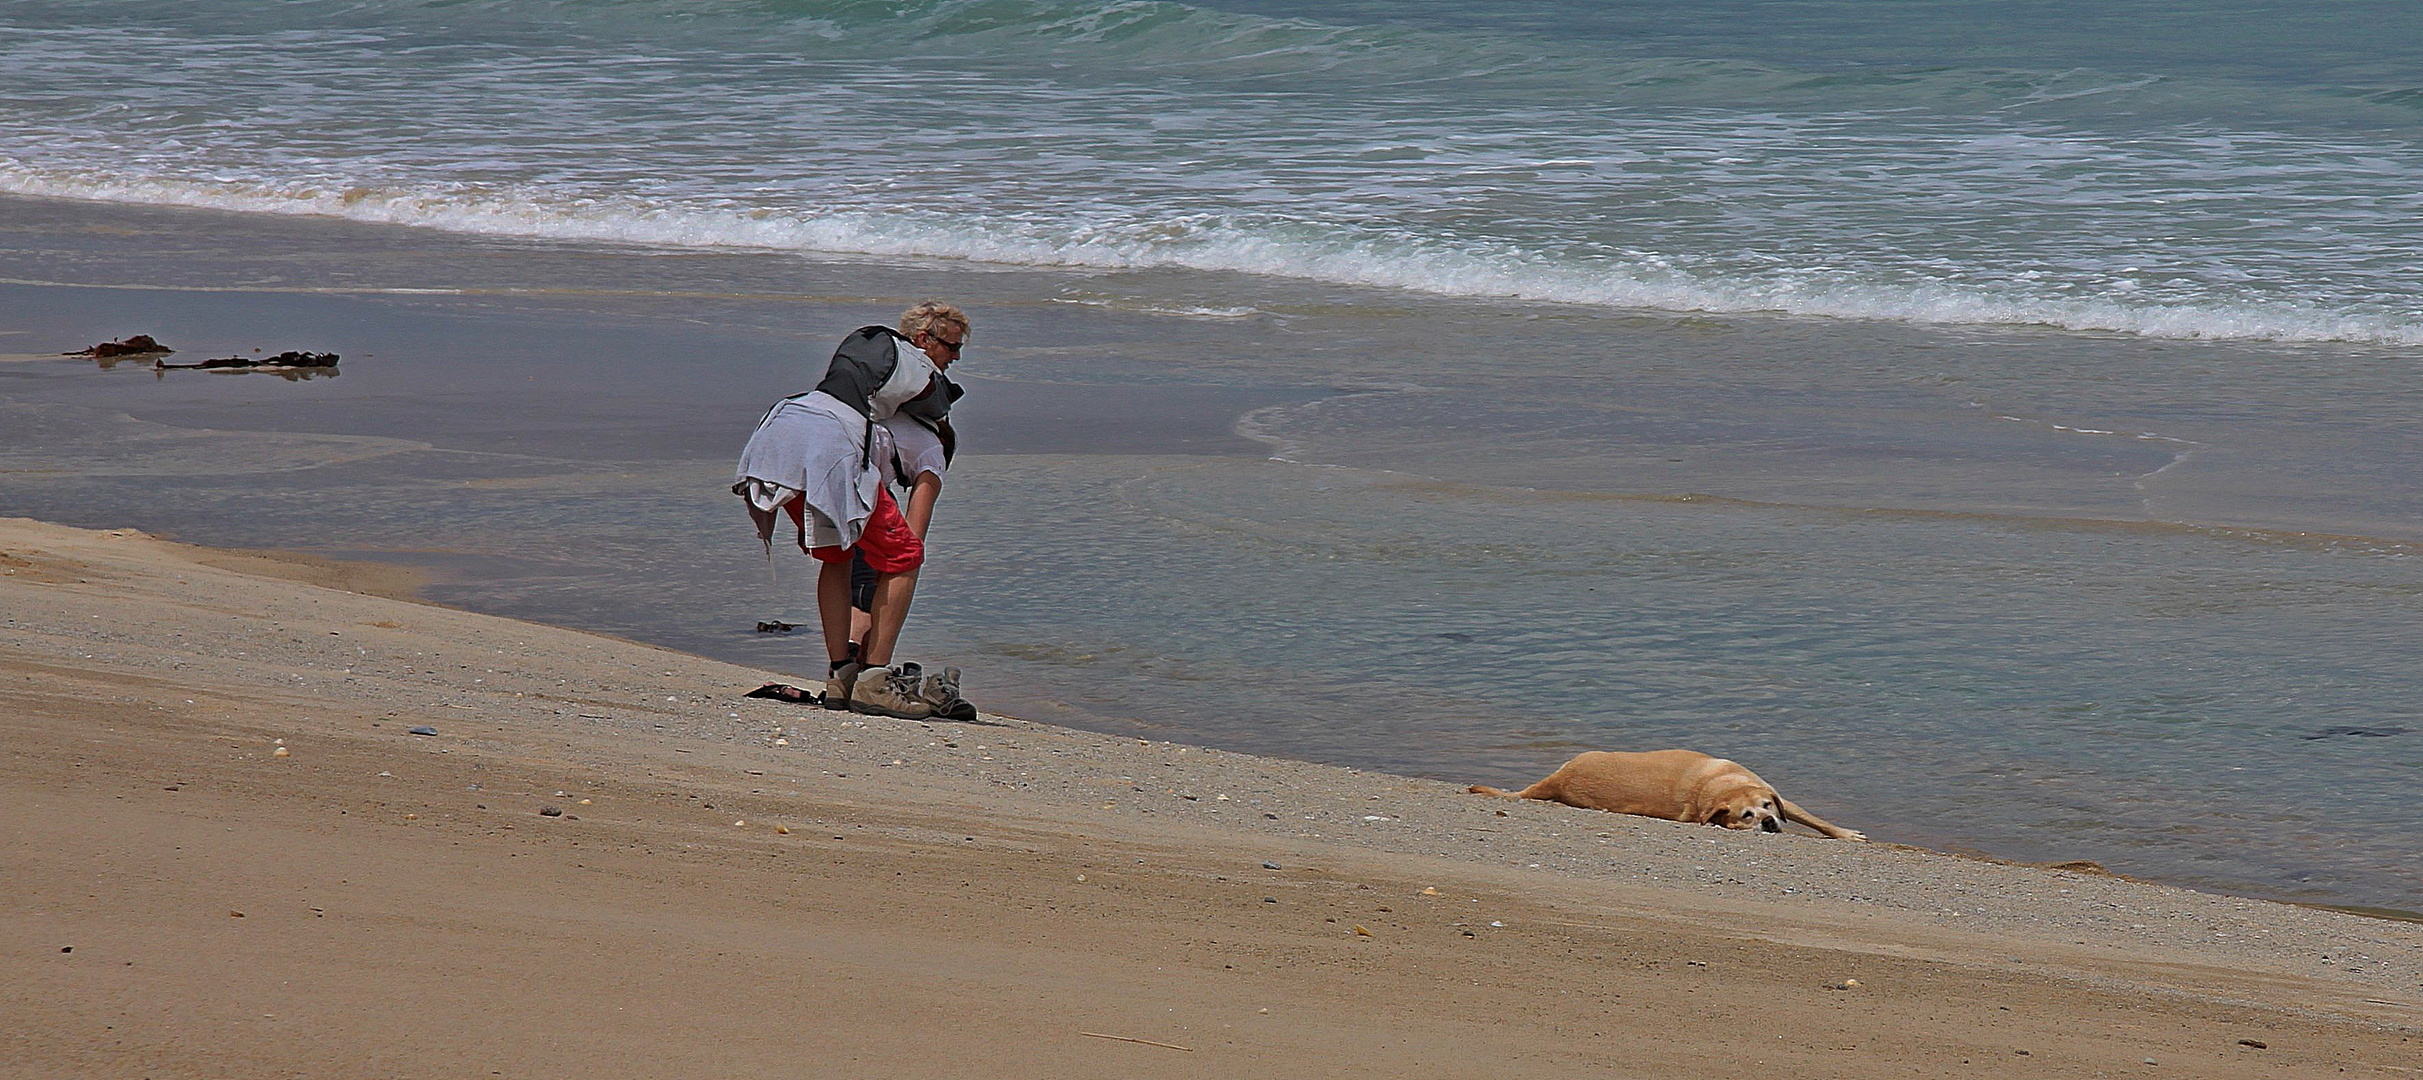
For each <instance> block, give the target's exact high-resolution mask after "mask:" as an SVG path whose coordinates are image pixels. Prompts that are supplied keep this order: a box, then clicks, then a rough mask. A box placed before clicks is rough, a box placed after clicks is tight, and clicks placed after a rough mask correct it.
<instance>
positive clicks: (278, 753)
mask: <svg viewBox="0 0 2423 1080" xmlns="http://www.w3.org/2000/svg"><path fill="white" fill-rule="evenodd" d="M269 756H271V757H288V756H291V755H289V754H288V753H287V751H286V748H285V747H283V746H281V747H278V748H277V749H275V750H272V751H270V752H269Z"/></svg>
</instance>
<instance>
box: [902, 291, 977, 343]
mask: <svg viewBox="0 0 2423 1080" xmlns="http://www.w3.org/2000/svg"><path fill="white" fill-rule="evenodd" d="M938 326H950V327H955V328H957V329H958V331H959V339H960V340H961V341H963V342H964V341H966V340H967V334H968V313H967V312H964V311H961V310H959V309H958V308H955V307H952V306H951V305H949V304H946V303H943V302H942V301H940V300H925V301H920V302H919V303H918V305H917V306H916V307H913V308H910V309H908V310H907V311H904V312H901V313H900V332H901V333H902V334H904V335H906V336H908V337H916V336H917V335H919V334H928V335H932V334H933V333H934V329H935V328H936V327H938Z"/></svg>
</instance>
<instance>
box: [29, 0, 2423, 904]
mask: <svg viewBox="0 0 2423 1080" xmlns="http://www.w3.org/2000/svg"><path fill="white" fill-rule="evenodd" d="M2418 134H2423V15H2418V14H2417V9H2414V8H2413V7H2412V6H2411V5H2402V4H2387V3H2382V4H2371V3H2340V4H2329V3H2325V4H2316V5H2307V6H2306V7H2303V8H2299V9H2296V10H2295V11H2285V10H2281V9H2276V8H2275V6H2273V5H2265V4H2254V3H2184V2H2182V3H2142V4H2097V5H2088V4H2067V3H2055V4H2041V5H2028V6H2025V7H2024V8H2022V7H2017V6H2013V5H2006V4H1988V3H1963V2H1916V0H1907V2H1902V0H1878V2H1870V3H1814V2H1812V3H1782V4H1776V3H1759V4H1751V3H1727V2H1721V0H1712V2H1702V3H1689V4H1684V3H1664V2H1659V3H1650V2H1640V3H1598V4H1583V3H1553V2H1534V3H1493V4H1469V3H1467V4H1454V5H1450V4H1444V3H1436V4H1433V3H1421V2H1407V3H1387V4H1379V3H1330V4H1310V5H1303V4H1291V5H1285V6H1284V9H1283V10H1282V7H1281V6H1280V5H1266V4H1256V3H1226V4H1206V5H1193V6H1189V5H1180V4H1165V3H1104V2H1099V0H1090V2H1076V0H1069V2H1043V0H984V2H954V3H906V4H900V3H887V4H872V3H868V4H850V3H842V4H810V3H758V4H717V5H703V4H680V3H669V2H662V0H657V2H630V3H586V4H581V3H532V2H527V0H523V2H489V3H478V2H473V3H454V4H402V3H317V2H303V3H294V4H281V5H257V4H237V3H211V2H197V3H178V4H166V3H157V4H155V3H143V2H128V3H57V2H42V0H28V2H22V3H18V4H13V5H10V6H9V7H7V8H6V9H0V278H5V279H6V283H0V331H6V332H7V333H8V336H7V337H5V338H0V351H5V352H8V353H11V354H15V355H16V359H15V360H13V361H11V362H9V363H5V364H0V434H4V435H5V436H6V438H4V439H0V469H5V470H6V471H0V512H13V513H28V514H35V515H37V516H43V517H50V518H55V519H60V520H72V521H84V522H90V523H93V524H107V525H128V524H131V525H136V526H140V527H146V528H154V529H158V530H161V531H167V532H172V533H175V534H177V535H180V536H185V537H188V538H191V539H195V540H200V541H204V542H213V543H227V544H240V545H249V546H298V544H297V543H296V538H297V537H309V538H310V539H309V541H308V542H306V543H302V544H300V545H299V546H305V547H312V548H314V549H317V550H325V551H332V552H342V553H349V554H358V555H368V556H372V557H381V558H393V559H397V560H400V561H408V562H416V563H418V564H420V565H425V566H430V567H433V568H435V569H438V570H441V571H443V572H444V573H445V574H446V575H447V577H446V580H445V581H444V582H443V583H442V584H441V585H440V586H439V587H438V594H439V596H440V597H441V598H442V599H446V600H448V601H451V602H456V603H462V604H465V605H468V606H472V607H477V608H481V609H484V610H493V611H499V612H502V613H506V614H513V615H518V616H524V617H531V618H539V619H544V620H549V621H556V622H562V623H567V624H572V625H579V626H587V627H593V628H597V629H604V630H610V631H613V632H617V633H623V634H628V635H630V636H634V637H639V638H642V639H645V640H651V641H659V642H663V643H666V644H671V645H676V646H680V647H684V648H690V649H696V650H700V651H705V652H709V653H713V654H716V655H721V656H727V657H731V658H735V659H742V660H747V661H750V662H755V663H763V664H766V665H769V666H773V667H777V668H786V667H787V668H791V669H798V668H799V667H802V666H805V665H804V663H803V662H802V660H801V657H802V656H803V655H804V654H807V653H811V652H813V651H814V650H813V649H812V648H809V647H808V646H807V645H806V643H803V642H799V641H795V640H786V639H779V638H771V637H767V638H761V637H758V636H757V635H754V634H751V633H749V632H748V631H747V629H746V628H747V627H748V626H749V625H750V624H751V623H752V622H753V621H754V620H755V619H756V618H760V617H772V616H777V615H783V616H792V617H798V616H802V615H804V614H805V607H804V605H805V603H806V597H805V594H804V591H803V590H799V589H798V586H801V585H804V584H805V582H806V575H805V568H804V565H801V564H802V562H803V561H802V560H793V561H792V562H791V563H790V564H786V565H785V569H784V573H785V575H786V576H785V577H784V578H783V579H782V583H780V584H776V585H771V586H770V585H769V584H768V579H767V567H766V566H765V565H764V563H763V562H762V560H760V559H759V558H758V555H757V551H756V548H755V544H754V542H753V540H751V539H750V538H749V537H748V536H747V533H746V527H745V524H742V523H740V522H739V521H738V519H737V518H735V516H734V514H735V513H736V512H735V511H734V510H733V508H732V506H731V505H730V499H729V496H728V495H724V494H723V493H722V492H721V491H720V490H719V485H718V482H719V480H721V479H722V477H723V476H724V475H725V473H726V471H727V470H728V468H729V461H730V457H731V455H732V453H733V452H734V451H736V449H737V447H738V444H739V441H740V439H741V438H742V437H744V436H745V429H746V425H747V423H748V422H749V421H751V420H753V419H754V417H755V416H756V413H757V410H758V409H760V408H762V405H763V403H764V401H766V400H770V399H771V398H772V397H773V396H777V395H779V394H782V393H787V392H791V391H793V390H795V389H797V388H798V387H797V386H796V385H794V384H796V383H798V382H799V381H800V370H801V368H802V366H803V365H805V364H807V363H808V362H809V361H810V360H812V359H813V358H814V357H815V356H817V355H819V354H820V353H821V352H822V351H823V350H825V349H829V347H830V339H831V338H833V337H834V336H836V335H838V334H839V333H840V332H842V331H844V330H846V329H847V328H848V327H849V326H851V325H855V324H857V323H859V322H863V321H868V320H872V319H883V318H886V317H888V316H889V315H890V314H891V313H893V312H895V311H896V310H897V309H898V308H899V307H900V306H903V304H904V302H905V299H907V298H914V297H916V296H919V295H925V294H930V293H942V294H947V295H950V296H952V297H954V298H957V299H959V300H961V301H962V302H963V303H966V304H968V305H969V306H970V308H971V310H972V311H974V312H976V314H977V318H978V329H977V333H976V335H975V339H974V340H975V341H976V345H975V346H974V347H972V349H971V351H970V353H969V357H968V360H967V361H966V363H965V367H964V370H965V371H966V372H967V373H968V376H969V381H970V385H971V386H972V387H973V388H974V392H973V394H972V396H971V397H970V398H969V399H968V402H967V405H966V407H965V408H966V414H965V416H964V417H963V420H964V423H963V425H962V426H963V429H964V430H966V431H967V437H968V444H969V447H970V450H969V454H968V456H967V458H966V459H965V460H964V461H963V462H962V463H961V464H960V466H959V467H958V468H957V469H956V470H955V471H954V475H953V479H952V482H951V486H950V489H949V491H948V493H947V495H946V497H945V502H944V504H943V508H942V511H941V513H940V515H939V516H938V519H937V520H938V522H939V524H938V525H937V529H938V533H937V539H936V552H937V558H936V565H935V567H934V569H933V570H932V572H930V573H929V575H928V578H927V580H926V581H925V583H924V585H923V587H922V589H921V594H920V600H919V608H918V612H917V615H916V616H915V618H914V620H913V624H912V633H911V641H910V644H911V645H912V647H913V648H915V649H916V650H917V651H918V652H919V654H920V655H922V656H925V657H927V658H929V659H931V660H934V661H938V662H950V663H955V664H958V665H960V666H963V667H965V668H966V669H968V672H969V675H968V681H969V687H970V692H971V693H972V694H975V695H977V696H978V698H979V700H980V701H982V702H983V703H985V704H987V705H990V706H995V707H999V708H1002V709H1003V710H1005V711H1010V712H1015V713H1018V714H1020V715H1028V716H1033V717H1035V718H1037V719H1045V720H1058V721H1064V722H1070V723H1078V724H1083V725H1088V726H1094V727H1101V728H1107V729H1114V730H1132V731H1139V732H1149V733H1152V734H1153V735H1154V736H1155V737H1166V738H1173V739H1181V740H1194V741H1203V742H1211V743H1214V744H1217V745H1222V746H1228V747H1232V748H1236V749H1244V750H1257V751H1264V752H1275V753H1286V754H1293V755H1299V756H1305V757H1312V758H1319V759H1323V760H1331V761H1339V762H1344V763H1349V764H1358V765H1368V766H1374V767H1386V768H1392V769H1399V770H1405V771H1410V772H1415V773H1420V774H1424V775H1434V776H1442V777H1448V778H1453V779H1459V780H1461V779H1471V780H1476V781H1484V782H1493V783H1506V782H1515V781H1521V780H1525V779H1528V778H1530V777H1532V776H1536V775H1538V774H1539V773H1541V772H1544V771H1545V770H1546V769H1547V768H1549V767H1552V766H1553V765H1554V764H1555V763H1556V762H1557V761H1558V760H1560V759H1561V758H1562V756H1564V755H1566V754H1569V753H1571V752H1573V751H1575V750H1578V749H1585V748H1592V747H1604V748H1618V749H1624V748H1629V749H1646V748H1652V747H1656V746H1669V745H1684V746H1692V747H1695V748H1698V749H1703V750H1708V751H1710V752H1714V753H1720V754H1726V755H1728V756H1735V757H1738V758H1740V759H1742V760H1744V761H1746V762H1748V763H1750V764H1751V765H1752V767H1753V768H1755V769H1757V770H1758V771H1760V772H1761V773H1762V774H1763V775H1765V776H1767V777H1768V778H1769V779H1771V780H1775V781H1777V782H1778V784H1779V785H1780V786H1782V787H1783V788H1784V789H1785V790H1786V791H1787V793H1790V794H1792V795H1793V796H1794V797H1795V798H1796V799H1797V800H1798V801H1801V802H1803V803H1806V804H1808V805H1810V806H1811V807H1812V809H1815V810H1817V811H1818V812H1819V813H1821V814H1824V815H1826V816H1827V817H1829V818H1832V819H1834V820H1837V821H1841V822H1845V823H1847V824H1852V825H1855V826H1857V827H1861V828H1864V829H1866V830H1867V831H1868V832H1870V833H1871V834H1872V835H1876V836H1878V837H1880V838H1890V839H1900V840H1906V841H1909V842H1914V843H1923V844H1930V845H1935V846H1942V847H1953V848H1964V849H1972V850H1981V851H1987V852H1991V853H1995V854H1999V855H2004V856H2008V857H2014V858H2027V859H2068V858H2092V859H2097V860H2099V861H2103V862H2105V863H2107V864H2108V865H2111V866H2113V867H2114V868H2115V869H2120V870H2123V871H2127V872H2134V873H2139V874H2144V875H2147V876H2153V877H2160V878H2165V879H2167V880H2174V881H2182V882H2187V883H2191V884H2196V885H2200V886H2205V887H2212V888H2220V889H2227V890H2233V891H2243V892H2252V893H2258V894H2262V895H2270V896H2280V897H2286V898H2294V899H2304V900H2314V901H2323V902H2333V903H2349V904H2370V905H2376V906H2385V907H2400V908H2408V909H2415V908H2423V872H2419V871H2418V869H2417V868H2418V866H2419V865H2423V844H2418V843H2417V842H2416V841H2415V840H2414V839H2413V825H2414V817H2415V816H2414V814H2413V812H2412V810H2411V806H2412V802H2413V797H2414V796H2415V794H2417V792H2418V791H2419V790H2423V710H2419V709H2418V707H2417V706H2416V705H2415V704H2414V703H2415V702H2416V701H2417V700H2423V678H2419V677H2418V672H2417V668H2416V664H2415V662H2414V656H2415V646H2414V642H2415V641H2416V640H2417V638H2418V634H2419V632H2423V562H2419V561H2418V559H2417V554H2418V547H2417V545H2418V544H2423V482H2419V481H2418V479H2417V478H2418V477H2423V438H2419V436H2423V391H2419V390H2418V388H2417V365H2418V362H2419V361H2423V286H2418V285H2417V280H2418V279H2417V278H2416V276H2415V273H2414V271H2415V268H2416V267H2418V266H2423V148H2419V147H2418V145H2417V136H2418ZM133 332H151V333H156V334H159V335H160V336H162V337H163V338H165V339H168V340H170V341H171V342H172V343H179V344H180V348H188V347H190V348H191V349H194V350H196V351H208V352H212V353H213V354H214V355H215V354H217V353H216V350H217V349H219V348H227V349H231V350H237V351H240V350H241V349H244V348H250V347H254V346H261V345H270V346H272V347H273V348H287V347H310V348H315V349H334V350H337V351H342V352H345V353H346V354H347V360H346V362H345V363H346V367H345V373H344V375H343V377H341V378H337V379H321V380H313V381H311V382H308V383H285V382H279V381H276V380H270V379H265V378H258V377H252V378H246V377H229V378H216V379H212V380H209V381H199V380H195V379H186V380H173V379H155V378H153V376H152V375H151V374H149V373H148V372H139V371H132V370H127V369H116V370H110V371H96V370H94V369H93V367H92V365H90V364H88V363H84V364H79V363H74V362H66V361H58V360H55V359H53V360H37V359H34V356H35V354H38V353H40V352H44V351H50V352H56V351H59V350H62V349H67V348H74V347H78V346H81V345H84V344H89V343H90V342H91V341H93V340H98V339H99V338H100V337H102V336H115V335H117V334H123V333H133ZM264 337H266V338H269V339H271V340H255V339H256V338H264ZM54 345H55V346H56V347H55V348H52V347H51V346H54Z"/></svg>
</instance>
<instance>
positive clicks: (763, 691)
mask: <svg viewBox="0 0 2423 1080" xmlns="http://www.w3.org/2000/svg"><path fill="white" fill-rule="evenodd" d="M741 696H742V697H761V698H770V699H772V700H775V701H787V702H789V703H791V704H793V705H822V704H824V695H823V694H819V693H817V692H815V691H813V690H802V689H800V688H798V687H796V686H792V685H791V684H789V683H778V682H770V683H767V684H765V685H764V686H760V687H758V688H757V689H755V690H751V691H749V692H748V693H746V694H742V695H741Z"/></svg>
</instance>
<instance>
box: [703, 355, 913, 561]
mask: <svg viewBox="0 0 2423 1080" xmlns="http://www.w3.org/2000/svg"><path fill="white" fill-rule="evenodd" d="M869 435H870V433H869V432H868V431H867V419H866V418H865V417H863V416H860V415H858V411H857V410H855V409H852V408H850V407H849V406H848V405H844V404H842V403H841V401H840V400H838V399H836V398H834V397H833V396H832V395H830V394H826V393H823V392H821V391H811V392H809V393H805V394H801V395H798V396H797V397H788V398H784V399H782V400H781V401H778V402H775V403H774V407H773V408H772V409H769V410H767V411H766V417H765V419H763V420H760V421H758V423H757V431H756V432H755V433H754V434H751V435H750V436H749V445H747V446H746V447H743V448H742V449H741V451H740V468H739V469H738V470H737V473H736V475H735V476H734V477H733V479H734V481H735V482H736V483H735V486H736V488H737V487H738V486H739V485H743V484H745V485H748V494H749V500H750V503H751V505H752V508H753V509H756V510H760V511H767V512H770V511H772V510H774V509H777V508H779V507H780V506H781V505H783V504H784V503H787V502H790V501H791V499H792V498H794V497H796V498H803V499H805V500H807V504H808V506H809V507H810V508H811V509H814V510H815V511H816V512H817V513H818V514H820V515H822V516H823V517H824V519H825V520H826V521H829V522H832V523H833V525H834V526H835V527H836V528H837V529H839V530H840V532H841V538H842V539H841V546H843V547H849V546H851V545H853V544H856V543H858V538H859V536H860V534H862V533H864V532H865V531H866V525H867V516H868V515H869V514H872V513H874V512H875V492H876V491H877V489H878V488H880V487H881V486H882V483H883V480H882V477H881V474H880V473H879V471H878V470H877V469H875V468H873V467H872V461H883V460H888V459H889V458H890V457H891V455H890V453H889V451H888V448H882V449H883V452H882V453H881V454H880V455H867V454H866V453H865V451H866V449H867V440H868V438H869ZM887 441H888V440H887ZM870 458H871V459H872V461H870ZM773 489H788V491H791V492H797V493H798V494H797V495H796V496H791V495H788V494H786V492H785V491H782V490H773ZM766 500H775V501H774V504H773V505H772V506H767V505H763V502H764V501H766Z"/></svg>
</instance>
